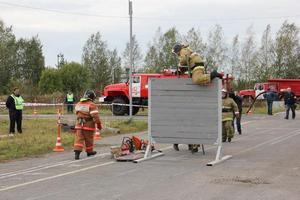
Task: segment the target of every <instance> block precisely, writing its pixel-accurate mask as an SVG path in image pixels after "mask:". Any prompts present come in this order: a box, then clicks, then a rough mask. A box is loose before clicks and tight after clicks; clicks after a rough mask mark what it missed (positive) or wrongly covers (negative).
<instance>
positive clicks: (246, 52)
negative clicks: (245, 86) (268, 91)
mask: <svg viewBox="0 0 300 200" xmlns="http://www.w3.org/2000/svg"><path fill="white" fill-rule="evenodd" d="M254 38H255V37H254V32H253V30H252V26H250V27H249V28H248V29H247V32H246V38H245V40H244V42H243V44H242V49H241V74H240V75H241V76H240V79H241V80H243V81H246V82H248V83H250V81H253V80H256V78H257V77H256V76H255V74H254V72H255V71H254V70H255V69H256V67H257V65H258V59H257V56H258V53H257V49H256V42H255V39H254Z"/></svg>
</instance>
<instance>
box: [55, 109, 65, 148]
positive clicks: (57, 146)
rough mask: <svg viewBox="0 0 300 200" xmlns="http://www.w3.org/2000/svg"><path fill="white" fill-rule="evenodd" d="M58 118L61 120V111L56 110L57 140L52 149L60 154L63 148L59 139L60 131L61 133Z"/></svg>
mask: <svg viewBox="0 0 300 200" xmlns="http://www.w3.org/2000/svg"><path fill="white" fill-rule="evenodd" d="M60 118H61V110H60V109H58V120H57V138H56V144H55V147H54V149H53V151H55V152H62V151H64V148H63V147H62V145H61V137H60V131H61V123H60Z"/></svg>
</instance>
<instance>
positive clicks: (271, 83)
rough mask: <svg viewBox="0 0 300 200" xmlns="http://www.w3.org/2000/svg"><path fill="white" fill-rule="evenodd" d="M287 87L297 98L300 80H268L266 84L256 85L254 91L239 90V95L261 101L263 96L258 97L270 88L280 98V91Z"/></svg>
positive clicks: (299, 93)
mask: <svg viewBox="0 0 300 200" xmlns="http://www.w3.org/2000/svg"><path fill="white" fill-rule="evenodd" d="M288 87H290V88H291V90H292V92H294V93H295V95H296V96H297V97H300V79H270V80H268V81H267V82H266V83H256V84H255V86H254V89H248V90H241V91H240V92H239V94H240V95H241V96H242V97H244V98H251V99H254V98H255V97H257V99H263V98H264V97H263V95H260V96H258V95H259V94H261V93H263V92H265V91H267V90H268V89H269V88H270V89H272V90H273V91H275V92H277V93H278V95H279V97H280V96H281V94H282V91H283V90H285V89H287V88H288Z"/></svg>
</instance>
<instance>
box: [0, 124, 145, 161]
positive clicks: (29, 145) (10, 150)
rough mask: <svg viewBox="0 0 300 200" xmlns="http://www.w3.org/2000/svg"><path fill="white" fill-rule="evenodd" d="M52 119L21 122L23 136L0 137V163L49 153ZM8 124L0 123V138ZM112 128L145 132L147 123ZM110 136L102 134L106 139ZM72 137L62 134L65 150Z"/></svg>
mask: <svg viewBox="0 0 300 200" xmlns="http://www.w3.org/2000/svg"><path fill="white" fill-rule="evenodd" d="M56 122H57V121H56V120H54V119H30V120H23V134H17V135H16V136H14V137H1V139H0V162H4V161H7V160H12V159H17V158H23V157H32V156H37V155H41V154H45V153H48V152H51V151H52V150H53V148H54V146H55V142H56V137H57V126H56ZM8 123H9V122H8V121H6V120H2V121H1V122H0V136H4V135H7V129H8V125H9V124H8ZM111 126H112V127H113V128H119V129H120V133H121V134H123V133H130V132H138V131H145V130H146V129H147V122H145V121H131V120H120V121H113V122H112V123H111ZM109 135H111V134H103V135H102V137H107V136H109ZM73 141H74V135H73V134H71V133H67V132H63V133H62V144H63V147H64V148H65V149H71V148H72V146H73Z"/></svg>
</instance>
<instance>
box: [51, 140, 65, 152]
mask: <svg viewBox="0 0 300 200" xmlns="http://www.w3.org/2000/svg"><path fill="white" fill-rule="evenodd" d="M53 151H55V152H62V151H64V148H63V147H62V145H61V138H60V137H57V139H56V144H55V147H54V149H53Z"/></svg>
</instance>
